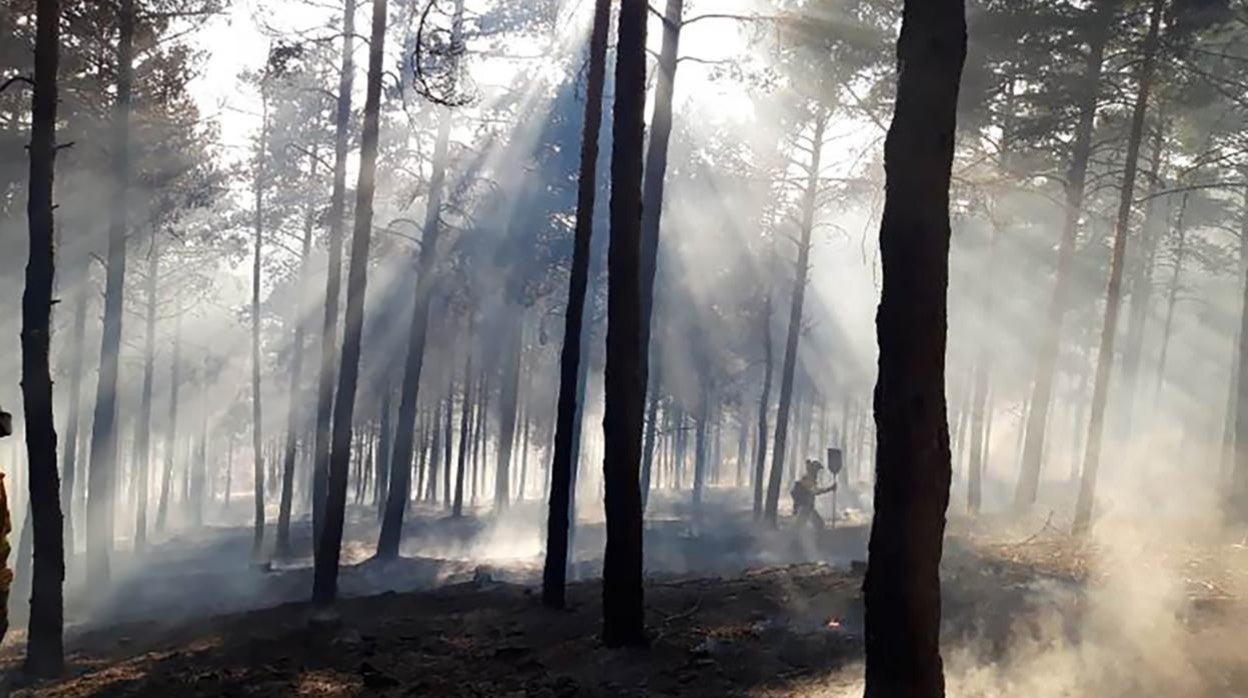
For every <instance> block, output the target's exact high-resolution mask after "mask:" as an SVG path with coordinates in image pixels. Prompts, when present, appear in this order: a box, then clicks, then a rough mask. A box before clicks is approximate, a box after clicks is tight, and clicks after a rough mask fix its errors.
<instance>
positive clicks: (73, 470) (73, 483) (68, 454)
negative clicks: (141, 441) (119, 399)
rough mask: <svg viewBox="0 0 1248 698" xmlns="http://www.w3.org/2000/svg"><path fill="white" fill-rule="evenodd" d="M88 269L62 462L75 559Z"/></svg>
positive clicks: (79, 300)
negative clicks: (75, 521) (75, 517)
mask: <svg viewBox="0 0 1248 698" xmlns="http://www.w3.org/2000/svg"><path fill="white" fill-rule="evenodd" d="M88 280H89V277H88V274H87V273H86V268H85V266H84V267H83V268H82V269H81V270H80V277H79V279H78V284H79V288H78V289H77V290H75V292H74V296H75V298H74V323H73V329H72V330H71V334H70V339H69V343H70V359H69V362H70V377H69V406H68V407H67V408H66V411H67V413H68V414H67V418H66V425H65V450H64V452H63V454H62V458H61V477H62V480H61V513H62V515H63V516H64V517H65V518H64V521H65V536H64V537H65V551H66V557H67V558H69V559H70V560H72V559H73V556H74V517H73V514H74V501H75V498H74V490H75V489H76V487H77V480H78V478H77V470H78V467H77V457H78V438H79V433H78V420H79V419H80V418H81V414H82V364H83V362H84V358H83V355H82V354H83V343H84V342H85V341H86V340H85V339H84V337H83V336H84V335H85V334H86V327H87V283H88Z"/></svg>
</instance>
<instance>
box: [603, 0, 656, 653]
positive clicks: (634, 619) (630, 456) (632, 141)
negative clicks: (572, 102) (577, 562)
mask: <svg viewBox="0 0 1248 698" xmlns="http://www.w3.org/2000/svg"><path fill="white" fill-rule="evenodd" d="M647 14H648V6H647V4H646V2H644V0H622V3H621V7H620V23H619V34H618V38H617V42H616V66H615V105H614V112H615V113H614V126H613V133H614V138H613V142H612V152H611V239H610V246H609V250H608V261H607V274H608V294H607V363H606V370H605V384H606V415H605V416H604V417H603V436H604V451H605V458H604V462H603V480H604V487H605V493H604V503H605V509H606V520H607V525H606V529H607V545H606V553H605V556H604V560H603V568H602V612H603V628H602V629H603V633H602V634H603V641H604V642H605V643H606V645H607V646H608V647H617V646H629V645H642V644H645V642H646V634H645V604H644V600H643V590H642V521H641V483H640V482H639V477H640V472H639V471H640V466H641V431H642V422H643V420H644V414H643V410H644V406H645V389H646V388H645V386H646V351H645V344H643V341H642V340H643V339H644V337H645V334H644V330H643V324H644V323H643V322H642V317H641V314H642V288H641V287H642V279H641V276H642V272H643V269H642V259H641V244H640V243H641V214H642V210H641V168H642V162H641V151H642V143H643V141H644V137H645V133H644V132H645V114H644V112H645V105H646V19H647Z"/></svg>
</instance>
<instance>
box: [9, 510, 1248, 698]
mask: <svg viewBox="0 0 1248 698" xmlns="http://www.w3.org/2000/svg"><path fill="white" fill-rule="evenodd" d="M446 527H455V528H456V529H457V530H461V529H462V530H461V532H463V538H462V541H461V542H464V543H470V542H471V541H473V540H478V539H481V538H484V537H488V529H489V527H488V525H487V524H485V523H483V522H476V521H474V522H463V521H460V522H448V521H444V520H439V519H436V518H433V517H423V518H422V517H418V518H417V520H416V523H415V525H414V526H413V527H412V529H413V530H412V535H413V536H414V538H415V541H416V542H415V543H413V542H412V541H409V543H410V544H411V545H405V548H404V549H405V551H407V550H410V549H411V548H412V547H419V544H424V545H431V541H434V540H437V541H439V542H442V541H444V540H445V539H446V537H447V536H448V535H449V534H448V533H447V531H446V530H443V529H445V528H446ZM749 530H751V527H750V526H749V525H748V517H737V518H733V517H726V518H724V519H721V520H719V521H717V522H716V525H715V526H714V527H711V526H703V527H701V528H700V529H699V530H693V529H692V528H690V527H689V526H688V524H686V523H682V522H680V521H677V520H668V521H663V520H660V521H657V522H652V523H651V524H649V525H648V528H647V545H648V546H649V548H648V555H650V556H652V563H650V564H649V566H650V567H651V568H656V567H657V568H660V571H653V572H652V574H651V576H650V577H649V578H648V582H647V586H646V603H647V618H646V621H647V625H648V627H649V628H650V630H651V632H652V635H653V641H652V643H651V646H650V647H649V648H646V649H639V650H607V649H604V648H603V647H602V646H601V645H600V643H599V642H598V639H597V631H598V622H599V618H600V611H601V606H600V603H599V592H600V587H599V584H598V582H597V581H595V580H592V579H586V580H584V581H580V582H576V583H574V584H572V585H571V586H570V588H569V608H568V609H567V610H565V611H550V610H547V609H544V608H542V607H541V606H540V604H539V603H538V598H537V594H538V592H537V587H536V585H535V579H536V577H535V574H536V563H537V561H536V560H535V559H531V558H526V557H521V558H517V559H508V560H494V561H492V562H489V563H476V562H470V561H468V560H465V559H454V558H453V557H452V556H448V557H411V558H405V559H403V560H400V561H397V562H394V563H387V564H382V563H379V562H376V561H371V560H367V559H363V560H362V561H360V562H357V563H356V564H353V565H351V566H349V567H346V568H344V570H343V574H342V579H343V590H344V592H345V593H346V594H348V595H350V596H349V598H346V599H344V600H343V601H342V602H341V603H340V605H339V609H340V615H341V620H340V621H339V622H338V623H337V624H335V625H333V626H325V625H322V624H311V623H310V622H309V621H310V609H309V608H308V606H307V605H306V604H304V603H302V602H298V601H294V602H291V601H290V600H291V599H300V598H304V597H306V593H307V585H308V579H307V575H308V571H307V570H306V568H304V567H302V566H301V563H300V562H299V561H291V562H290V563H287V564H288V567H284V566H281V565H279V566H278V567H276V568H273V569H268V570H266V569H257V568H254V567H240V566H227V567H226V568H225V569H210V570H204V569H203V568H197V567H195V566H193V565H190V563H189V562H188V561H189V560H192V559H201V558H203V552H204V549H205V548H204V546H207V547H208V548H211V549H212V550H217V549H218V548H219V547H221V546H225V547H227V548H228V547H230V546H232V545H235V543H232V542H229V539H230V538H231V536H232V535H234V534H230V533H228V532H223V531H215V532H208V533H204V534H203V535H202V536H200V537H199V538H196V539H182V540H180V541H178V544H177V545H176V546H174V549H173V550H169V551H165V553H164V554H166V555H168V556H169V559H168V560H166V563H167V564H166V565H165V566H164V567H161V566H160V565H153V566H151V567H149V568H146V574H145V575H137V576H135V577H132V578H131V579H130V580H129V581H128V582H126V583H125V584H123V585H121V587H119V589H120V591H119V592H118V594H117V595H114V596H113V597H112V598H111V601H110V604H109V605H110V606H111V607H112V610H111V611H110V612H109V613H107V614H105V615H104V616H103V617H102V619H99V618H97V620H96V621H94V622H93V623H90V624H86V623H79V624H77V625H75V626H73V628H72V629H71V631H70V632H69V640H68V651H69V657H68V661H69V669H68V671H67V676H66V677H65V678H64V679H61V680H59V681H55V682H47V683H43V684H38V685H33V686H21V685H20V678H19V677H17V676H16V672H14V671H12V670H13V669H14V667H15V666H16V663H17V661H18V659H19V654H20V649H21V648H20V643H19V642H18V641H17V640H18V638H15V639H14V640H11V641H10V642H7V643H6V647H5V648H4V650H3V651H2V652H0V663H2V665H3V667H4V668H7V669H9V670H11V677H10V678H11V679H12V680H13V682H14V684H15V687H16V689H17V690H16V691H15V695H22V696H27V695H29V696H66V697H68V696H305V695H306V696H364V695H369V696H371V695H379V696H491V697H492V696H582V695H584V696H644V695H653V696H676V695H697V696H702V695H705V696H733V695H740V696H747V695H749V696H805V695H811V696H815V695H827V696H841V695H845V696H848V695H861V684H860V677H861V673H862V668H861V662H862V655H861V642H862V639H861V633H862V623H863V618H862V605H861V601H860V595H859V588H860V586H861V582H862V578H861V571H862V570H861V565H859V564H855V562H854V560H855V559H859V558H857V557H856V556H857V555H858V554H859V553H860V552H861V549H862V546H863V545H864V544H865V529H864V528H863V527H862V526H847V527H843V528H840V529H838V530H836V531H827V532H825V533H824V534H823V535H822V536H818V537H815V536H813V535H809V534H807V535H797V534H796V533H794V532H793V531H781V532H780V533H777V534H768V535H767V536H762V537H760V536H758V535H756V534H749V533H747V531H749ZM1026 530H1028V529H1017V530H1016V529H1005V528H1003V527H1000V526H997V525H995V524H993V523H991V522H987V523H986V524H985V525H980V526H977V528H975V529H970V528H968V527H966V526H964V525H960V524H959V523H957V522H955V523H954V524H953V525H951V530H950V536H949V539H948V542H947V547H946V556H945V557H946V560H945V569H944V573H943V577H944V596H945V600H944V608H945V627H944V646H945V648H946V657H947V663H946V666H947V673H948V674H949V682H950V695H967V696H997V695H1027V696H1038V697H1042V698H1043V697H1047V696H1054V697H1056V696H1085V695H1086V696H1128V695H1130V696H1137V695H1143V696H1173V695H1185V696H1198V697H1203V696H1209V697H1211V698H1212V697H1213V696H1239V695H1244V696H1248V660H1246V659H1245V658H1246V657H1248V653H1245V652H1244V651H1242V650H1241V649H1240V647H1239V646H1240V645H1241V644H1242V643H1241V642H1240V640H1241V635H1242V630H1241V628H1242V627H1244V621H1245V620H1248V613H1245V612H1244V609H1243V608H1242V607H1241V606H1240V604H1239V603H1238V600H1237V598H1236V597H1235V595H1234V594H1233V593H1231V592H1229V591H1228V588H1229V587H1232V586H1233V582H1231V581H1227V580H1223V579H1215V578H1214V577H1215V576H1216V575H1212V576H1211V575H1209V574H1206V572H1207V571H1200V572H1199V573H1198V571H1197V570H1195V568H1193V570H1192V571H1191V573H1190V576H1189V577H1187V578H1184V579H1183V580H1182V583H1181V584H1179V589H1180V591H1181V592H1182V593H1181V594H1180V595H1179V597H1178V602H1177V603H1176V604H1167V605H1165V606H1164V608H1162V609H1161V612H1160V613H1157V612H1155V611H1157V609H1156V608H1153V607H1152V605H1151V604H1150V603H1149V602H1148V600H1147V599H1134V598H1130V599H1127V603H1124V604H1122V605H1121V606H1122V607H1121V608H1119V605H1118V604H1117V603H1116V602H1117V601H1118V600H1120V597H1122V596H1124V595H1125V596H1128V597H1129V596H1131V594H1130V593H1127V592H1126V591H1120V590H1118V589H1117V588H1115V587H1112V586H1110V587H1109V588H1108V592H1109V593H1105V590H1106V581H1105V578H1104V576H1105V575H1106V574H1108V573H1106V572H1104V571H1102V570H1101V568H1100V567H1098V566H1097V565H1096V564H1094V563H1091V562H1089V560H1094V559H1095V558H1096V557H1097V555H1098V551H1097V550H1096V549H1095V547H1094V546H1089V545H1086V544H1083V543H1079V542H1076V541H1072V540H1070V539H1068V538H1065V537H1064V536H1062V535H1060V534H1058V533H1056V529H1052V528H1050V527H1048V526H1042V527H1040V528H1039V529H1037V530H1034V531H1032V532H1031V533H1026ZM236 533H237V535H238V536H241V537H243V538H246V536H245V535H243V534H245V533H246V531H240V532H236ZM1024 534H1025V535H1024ZM600 536H601V532H600V530H597V529H596V528H595V527H593V526H587V527H585V528H584V529H583V530H582V531H581V533H580V535H579V536H578V539H577V542H578V545H577V548H578V550H582V549H583V550H585V551H587V552H590V553H592V550H593V548H594V546H595V545H600V543H601V538H600ZM422 537H423V540H422ZM365 540H366V539H364V538H362V539H361V540H360V541H359V542H358V546H359V547H360V548H365V547H367V546H366V543H365V542H364V541H365ZM470 548H471V546H468V547H464V548H463V550H468V549H470ZM1241 550H1242V548H1234V547H1231V548H1228V549H1227V550H1224V551H1223V552H1227V551H1229V554H1230V555H1231V556H1233V557H1235V559H1234V560H1233V562H1239V563H1242V562H1245V559H1243V555H1242V552H1241ZM156 557H159V555H156ZM802 557H807V558H813V559H815V560H817V561H814V562H797V561H796V559H795V558H802ZM1189 557H1190V556H1189ZM1213 557H1220V558H1223V559H1222V560H1221V561H1222V562H1227V560H1226V559H1224V558H1225V557H1226V555H1222V556H1213ZM174 558H176V559H177V560H176V561H175V560H174ZM208 559H215V560H217V565H218V566H219V565H220V558H219V557H218V558H212V557H211V556H209V558H208ZM595 562H596V561H595V560H594V559H593V558H592V556H591V557H587V558H586V559H585V560H584V561H583V562H582V564H581V568H582V569H583V571H585V572H588V571H590V570H591V569H592V568H593V566H594V564H595ZM204 575H207V580H205V579H202V578H201V577H203V576H204ZM225 578H235V579H236V581H234V582H231V583H229V584H226V583H224V582H222V581H221V580H222V579H225ZM239 578H241V579H245V580H246V582H245V583H240V582H238V581H237V579H239ZM1131 578H1132V579H1134V575H1132V576H1131ZM144 579H146V580H147V581H146V582H144V581H143V580H144ZM1145 581H1147V580H1145ZM214 585H215V586H219V587H220V588H221V590H222V591H221V592H220V593H216V594H214V593H213V592H212V591H211V589H212V588H213V587H214ZM379 585H381V586H389V587H396V588H402V589H406V591H401V592H396V591H387V592H383V593H375V592H376V587H377V586H379ZM241 590H249V592H248V593H250V594H251V595H250V596H246V595H244V594H243V592H242V591H241ZM192 596H194V597H195V598H194V599H192V598H191V597H192ZM204 597H207V598H204ZM179 598H181V599H182V603H181V608H180V609H179V608H178V604H177V599H179ZM1106 598H1109V599H1110V600H1111V601H1113V602H1115V603H1114V605H1113V607H1112V609H1111V608H1110V607H1109V606H1107V605H1106ZM283 601H286V602H283ZM240 603H241V604H243V605H246V606H250V607H259V606H266V605H267V606H269V607H266V608H257V609H256V610H242V611H234V612H229V611H226V612H222V611H221V609H228V608H230V607H231V606H237V605H238V604H240ZM1133 604H1138V607H1137V606H1133ZM122 607H124V608H122ZM127 608H128V609H129V610H126V609H127ZM1110 610H1112V611H1113V613H1110V612H1109V611H1110ZM1120 611H1121V612H1123V615H1121V616H1119V615H1116V614H1117V613H1118V612H1120ZM1106 614H1109V615H1108V617H1105V616H1106ZM1137 617H1138V618H1139V619H1142V620H1143V621H1146V622H1140V623H1136V622H1135V619H1136V618H1137ZM1137 625H1138V627H1135V626H1137ZM1163 640H1164V642H1162V641H1163ZM1158 652H1161V653H1162V654H1160V655H1159V654H1158Z"/></svg>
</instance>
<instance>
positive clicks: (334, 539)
mask: <svg viewBox="0 0 1248 698" xmlns="http://www.w3.org/2000/svg"><path fill="white" fill-rule="evenodd" d="M385 41H386V0H373V27H372V33H371V35H370V36H369V43H368V88H367V90H366V92H365V97H364V128H363V133H362V138H361V141H360V174H359V179H358V180H357V183H356V186H355V227H354V228H353V230H352V232H351V266H350V269H349V270H348V272H347V312H346V317H345V324H344V328H343V338H342V365H341V367H340V368H339V370H338V390H337V397H336V399H335V404H334V420H333V435H332V440H331V441H330V456H329V483H328V484H329V487H328V490H327V491H326V499H325V522H324V523H325V528H324V530H323V531H322V532H321V537H320V540H318V541H316V546H317V551H318V554H317V555H316V561H315V573H314V576H313V582H312V602H313V603H314V604H315V605H317V606H321V607H326V606H329V605H332V604H333V603H334V601H335V600H336V599H337V597H338V559H339V556H340V554H341V552H342V529H343V524H344V520H345V518H346V507H347V468H348V466H349V465H350V463H349V462H348V461H349V459H350V456H351V425H352V421H353V420H354V418H355V389H356V384H357V381H358V377H359V372H360V339H361V335H362V333H363V329H364V294H365V290H366V286H367V283H368V248H369V243H370V239H371V233H372V228H373V192H374V190H375V188H376V174H377V139H378V132H379V131H380V111H381V74H382V71H383V70H385V65H384V58H385ZM409 462H410V459H409Z"/></svg>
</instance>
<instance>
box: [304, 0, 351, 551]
mask: <svg viewBox="0 0 1248 698" xmlns="http://www.w3.org/2000/svg"><path fill="white" fill-rule="evenodd" d="M356 4H357V3H356V0H343V9H342V66H341V67H340V68H339V72H338V104H337V106H336V109H335V112H334V184H333V190H332V191H331V193H330V197H329V243H328V247H329V249H328V256H329V262H328V267H327V269H326V272H325V315H324V319H323V320H322V323H321V368H320V371H319V372H318V375H317V388H316V429H315V431H314V433H315V439H314V443H313V446H312V449H313V450H312V550H313V552H314V553H315V552H316V551H318V550H320V546H319V545H318V543H317V542H318V541H319V540H320V538H321V530H322V529H323V527H324V523H325V522H324V518H325V493H326V488H327V487H328V481H329V449H330V443H329V439H330V423H329V422H330V417H331V416H332V414H333V409H334V376H335V370H336V369H337V364H338V352H337V349H338V347H337V342H338V295H339V291H340V289H341V286H342V231H343V225H344V222H343V218H344V210H345V208H346V198H347V157H348V155H349V152H348V151H349V150H350V144H351V133H350V130H351V90H352V85H353V84H354V83H355V58H354V52H355V8H356Z"/></svg>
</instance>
